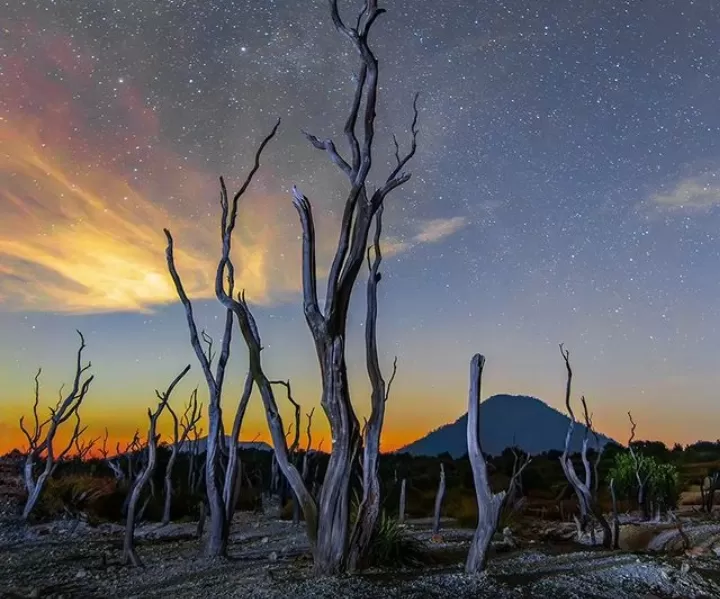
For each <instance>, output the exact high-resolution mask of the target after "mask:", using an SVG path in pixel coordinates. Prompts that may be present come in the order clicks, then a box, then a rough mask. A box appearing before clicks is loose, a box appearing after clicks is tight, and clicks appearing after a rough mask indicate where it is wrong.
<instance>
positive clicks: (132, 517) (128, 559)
mask: <svg viewBox="0 0 720 599" xmlns="http://www.w3.org/2000/svg"><path fill="white" fill-rule="evenodd" d="M189 370H190V365H189V364H188V365H187V366H186V367H185V369H184V370H183V371H182V372H181V373H180V374H179V375H178V376H176V377H175V379H174V380H173V382H172V383H170V386H169V387H168V388H167V390H166V391H165V393H163V394H161V393H160V392H159V391H156V393H157V396H158V398H159V399H160V403H159V404H158V407H157V408H156V409H155V411H154V412H152V411H151V410H150V408H148V419H149V420H150V426H149V427H148V437H147V451H148V453H147V461H146V462H145V466H144V468H143V469H142V471H141V472H140V473H139V474H138V477H137V478H136V479H135V483H134V484H133V487H132V490H131V492H130V501H129V502H128V511H127V517H126V522H125V538H124V541H123V562H125V563H126V564H131V565H133V566H135V567H139V566H142V562H141V561H140V557H139V556H138V555H137V552H136V551H135V524H136V517H137V516H136V511H137V504H138V500H139V499H140V494H141V493H142V491H143V488H144V487H145V485H146V484H147V483H148V481H149V480H150V478H151V477H152V475H153V472H154V471H155V462H156V460H157V441H158V435H157V434H156V433H155V430H156V428H157V421H158V418H159V417H160V414H162V411H163V410H164V409H165V407H166V406H167V403H168V401H169V400H170V395H172V392H173V389H174V388H175V386H176V385H177V384H178V383H179V382H180V381H181V380H182V378H183V377H184V376H185V375H186V374H187V373H188V371H189Z"/></svg>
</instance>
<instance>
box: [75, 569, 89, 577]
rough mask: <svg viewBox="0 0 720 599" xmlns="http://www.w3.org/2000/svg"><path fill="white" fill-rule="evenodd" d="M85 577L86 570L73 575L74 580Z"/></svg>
mask: <svg viewBox="0 0 720 599" xmlns="http://www.w3.org/2000/svg"><path fill="white" fill-rule="evenodd" d="M86 576H87V570H82V569H80V570H78V571H77V574H75V578H85V577H86Z"/></svg>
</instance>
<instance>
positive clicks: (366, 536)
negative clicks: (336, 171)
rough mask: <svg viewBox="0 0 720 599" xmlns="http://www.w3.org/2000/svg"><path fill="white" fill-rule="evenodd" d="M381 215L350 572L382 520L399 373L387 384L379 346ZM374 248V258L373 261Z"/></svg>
mask: <svg viewBox="0 0 720 599" xmlns="http://www.w3.org/2000/svg"><path fill="white" fill-rule="evenodd" d="M382 213H383V207H382V206H380V208H379V209H378V211H377V212H376V214H375V237H374V239H373V246H372V248H368V267H369V269H370V273H369V275H368V282H367V313H366V317H365V356H366V366H367V371H368V377H369V379H370V384H371V387H372V394H371V405H372V407H371V412H370V418H369V419H368V420H367V422H366V424H365V429H364V431H363V462H362V475H363V478H362V489H363V496H362V501H361V502H360V505H359V507H358V514H357V519H356V521H355V525H354V528H353V531H352V534H351V537H350V549H349V552H348V570H350V571H351V572H352V571H355V570H358V569H359V568H361V567H362V564H363V561H364V559H365V556H366V555H367V552H368V550H369V547H370V542H371V540H372V536H373V534H374V532H375V529H376V527H377V522H378V518H379V517H380V477H379V474H378V459H379V455H380V434H381V432H382V428H383V423H384V421H385V403H386V402H387V400H388V397H389V395H390V387H391V386H392V382H393V380H394V379H395V374H396V373H397V356H396V357H395V360H394V361H393V370H392V375H391V376H390V379H389V380H388V382H387V383H386V382H385V379H384V378H383V375H382V370H381V368H380V359H379V358H378V347H377V312H378V304H377V287H378V283H379V282H380V279H381V274H380V263H381V262H382V252H381V249H380V236H381V235H382ZM371 249H372V250H373V254H374V259H373V260H372V262H370V254H371Z"/></svg>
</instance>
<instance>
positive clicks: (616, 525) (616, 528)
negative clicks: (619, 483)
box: [610, 478, 620, 549]
mask: <svg viewBox="0 0 720 599" xmlns="http://www.w3.org/2000/svg"><path fill="white" fill-rule="evenodd" d="M610 498H611V499H612V519H613V523H612V535H611V536H612V546H611V548H612V549H618V548H619V546H620V545H619V543H620V518H618V509H617V497H616V495H615V479H614V478H611V479H610Z"/></svg>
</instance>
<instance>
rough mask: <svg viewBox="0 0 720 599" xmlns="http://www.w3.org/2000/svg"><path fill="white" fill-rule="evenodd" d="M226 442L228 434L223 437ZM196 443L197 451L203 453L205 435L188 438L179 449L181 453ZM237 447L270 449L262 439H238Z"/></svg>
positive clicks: (205, 440)
mask: <svg viewBox="0 0 720 599" xmlns="http://www.w3.org/2000/svg"><path fill="white" fill-rule="evenodd" d="M225 439H226V442H227V441H229V440H230V437H229V436H226V437H225ZM196 443H197V445H198V453H204V452H205V450H206V448H207V437H203V438H202V439H198V440H197V441H192V440H190V439H188V440H187V441H185V443H183V444H182V447H180V451H181V452H182V453H186V452H189V451H190V450H191V449H192V448H193V446H194V445H195V444H196ZM238 449H258V450H260V451H272V447H270V445H268V444H267V443H265V442H264V441H240V442H239V443H238Z"/></svg>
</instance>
